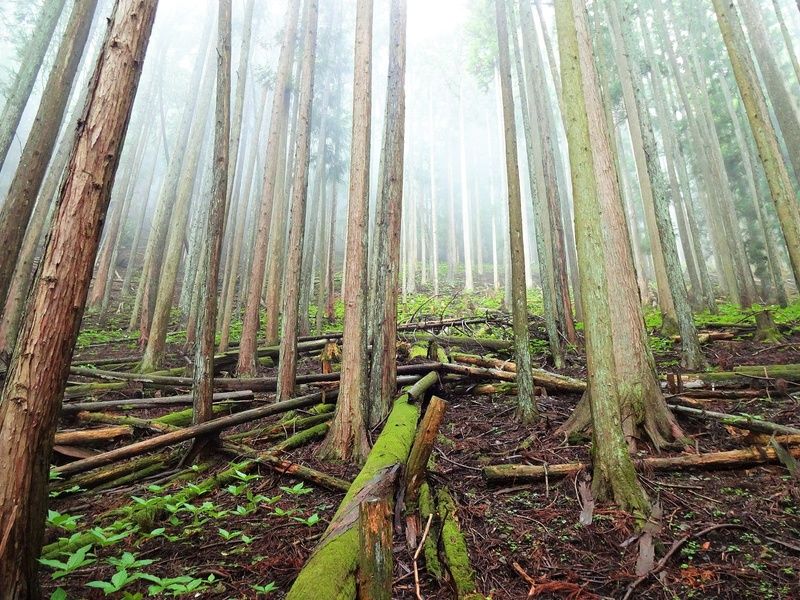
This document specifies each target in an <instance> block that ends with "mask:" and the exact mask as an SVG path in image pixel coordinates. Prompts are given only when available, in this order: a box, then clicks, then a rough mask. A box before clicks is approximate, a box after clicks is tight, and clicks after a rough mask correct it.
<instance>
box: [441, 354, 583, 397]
mask: <svg viewBox="0 0 800 600" xmlns="http://www.w3.org/2000/svg"><path fill="white" fill-rule="evenodd" d="M450 358H452V359H453V360H454V361H456V362H460V363H464V364H469V365H475V366H477V367H486V368H487V369H490V370H491V373H494V372H496V371H500V372H506V371H507V372H509V373H516V372H517V365H516V364H515V363H513V362H511V361H507V360H500V359H498V358H488V357H485V356H477V355H475V354H462V353H460V352H453V353H452V354H450ZM532 371H533V382H534V383H535V384H536V385H538V386H541V387H543V388H544V389H546V390H547V391H548V392H583V391H584V390H585V389H586V382H585V381H582V380H580V379H575V378H574V377H568V376H566V375H559V374H558V373H551V372H550V371H545V370H544V369H533V370H532ZM488 376H489V374H488V373H487V377H488ZM492 378H493V379H498V380H500V381H515V380H516V377H513V378H511V377H509V376H508V375H501V374H497V375H496V376H495V377H492Z"/></svg>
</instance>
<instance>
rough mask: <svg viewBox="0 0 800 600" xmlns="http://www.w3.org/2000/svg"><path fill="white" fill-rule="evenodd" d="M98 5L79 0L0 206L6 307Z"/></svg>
mask: <svg viewBox="0 0 800 600" xmlns="http://www.w3.org/2000/svg"><path fill="white" fill-rule="evenodd" d="M96 6H97V0H78V1H77V2H76V3H75V5H74V7H73V9H72V12H71V13H70V16H69V22H68V23H67V28H66V30H65V31H64V35H63V37H62V39H61V43H60V44H59V46H58V53H57V54H56V57H55V59H54V62H53V67H52V69H50V75H49V76H48V78H47V84H46V85H45V88H44V91H43V92H42V102H41V104H40V105H39V110H38V111H37V112H36V118H35V119H34V122H33V127H32V129H31V132H30V135H29V136H28V140H27V142H26V143H25V148H24V149H23V151H22V157H21V158H20V161H19V166H18V167H17V170H16V172H15V174H14V179H13V180H12V181H11V187H10V188H9V190H8V195H7V196H6V201H5V202H4V203H3V205H2V207H0V302H5V299H6V297H7V295H8V287H9V285H10V284H11V278H12V276H13V275H14V267H15V265H16V264H17V258H18V257H19V252H20V248H21V247H22V242H23V240H24V239H25V230H26V229H27V227H28V221H30V217H31V213H32V212H33V207H34V204H35V203H36V197H37V196H38V194H39V188H40V187H41V185H42V181H43V180H44V176H45V173H46V172H47V165H48V163H49V162H50V157H51V156H52V153H53V147H54V146H55V143H56V139H57V137H58V131H59V128H60V127H61V120H62V118H63V117H64V109H65V108H66V106H67V100H68V99H69V92H70V89H71V88H72V84H73V82H74V80H75V74H76V73H77V71H78V64H79V63H80V60H81V56H82V55H83V50H84V47H85V45H86V40H87V39H88V37H89V29H90V28H91V25H92V18H93V15H94V10H95V7H96Z"/></svg>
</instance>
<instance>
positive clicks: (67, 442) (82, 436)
mask: <svg viewBox="0 0 800 600" xmlns="http://www.w3.org/2000/svg"><path fill="white" fill-rule="evenodd" d="M132 435H133V427H131V426H129V425H120V426H116V427H98V428H96V429H79V430H75V431H58V432H56V434H55V436H54V442H53V443H54V444H56V445H60V446H91V445H92V444H103V443H106V442H110V441H112V440H115V439H118V438H121V437H130V436H132Z"/></svg>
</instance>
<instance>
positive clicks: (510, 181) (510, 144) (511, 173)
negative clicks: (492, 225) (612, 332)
mask: <svg viewBox="0 0 800 600" xmlns="http://www.w3.org/2000/svg"><path fill="white" fill-rule="evenodd" d="M495 8H496V19H497V21H496V23H497V41H498V47H499V61H498V63H499V64H498V72H499V79H500V91H501V96H502V104H503V125H504V138H505V149H506V153H505V154H506V156H505V159H506V160H505V162H506V183H507V187H508V229H509V236H510V241H509V243H510V249H511V302H512V306H511V313H512V319H513V328H514V357H515V360H516V363H517V418H518V419H519V420H520V421H521V422H522V423H523V424H525V425H529V424H531V423H533V421H534V420H535V419H536V417H537V416H538V408H537V406H536V401H535V395H534V388H533V372H532V370H531V355H530V346H529V345H528V342H529V339H528V298H527V293H526V289H525V251H524V248H523V243H522V194H521V191H520V183H519V167H518V166H517V161H518V156H517V126H516V122H515V119H514V95H513V92H512V87H511V56H510V52H509V47H508V18H507V16H506V3H505V2H504V1H503V0H500V1H498V2H495ZM523 110H524V108H523Z"/></svg>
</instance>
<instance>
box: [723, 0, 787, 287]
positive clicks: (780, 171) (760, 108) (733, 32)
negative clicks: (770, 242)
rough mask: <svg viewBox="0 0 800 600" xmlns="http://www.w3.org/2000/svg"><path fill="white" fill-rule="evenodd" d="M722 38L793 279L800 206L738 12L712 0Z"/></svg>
mask: <svg viewBox="0 0 800 600" xmlns="http://www.w3.org/2000/svg"><path fill="white" fill-rule="evenodd" d="M713 2H714V11H715V12H716V15H717V22H718V23H719V28H720V31H721V32H722V39H723V40H724V42H725V47H726V48H727V49H728V57H729V58H730V61H731V66H732V67H733V74H734V76H735V77H736V83H737V85H738V86H739V92H740V93H741V96H742V101H743V103H744V106H745V109H746V110H747V118H748V119H749V121H750V128H751V129H752V132H753V138H755V141H756V146H757V147H758V154H759V157H760V158H761V164H762V166H763V167H764V174H765V175H766V178H767V184H768V185H769V190H770V194H771V196H772V201H773V203H774V204H775V210H776V212H777V213H778V219H779V221H780V224H781V230H782V231H783V237H784V239H785V240H786V248H787V250H788V251H789V259H790V261H791V264H792V271H793V273H794V278H795V281H800V206H798V204H797V198H796V196H795V193H794V190H793V189H792V184H791V181H790V180H789V172H788V170H787V168H786V163H785V162H784V161H783V157H782V156H781V152H780V146H779V145H778V136H777V134H776V133H775V129H774V128H773V126H772V122H771V121H770V118H769V112H768V110H767V101H766V98H765V97H764V92H763V91H762V90H761V88H760V86H759V85H758V80H757V79H756V75H755V65H754V64H753V60H752V59H751V58H750V55H749V54H748V51H747V46H746V42H745V39H744V31H743V30H742V25H741V22H740V21H739V15H738V14H737V13H736V10H735V9H734V8H733V7H732V6H730V4H728V2H726V1H725V0H713Z"/></svg>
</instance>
